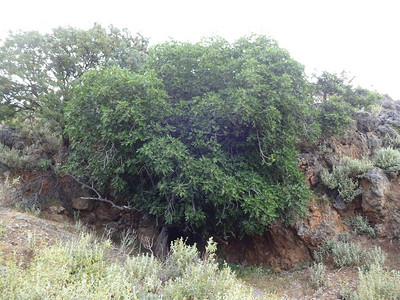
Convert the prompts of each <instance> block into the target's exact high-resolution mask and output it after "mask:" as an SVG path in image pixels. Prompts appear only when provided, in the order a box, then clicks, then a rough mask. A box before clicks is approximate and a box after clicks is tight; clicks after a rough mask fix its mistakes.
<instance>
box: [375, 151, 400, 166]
mask: <svg viewBox="0 0 400 300" xmlns="http://www.w3.org/2000/svg"><path fill="white" fill-rule="evenodd" d="M374 165H375V166H377V167H379V168H381V169H384V170H386V171H388V172H397V171H399V170H400V151H399V150H396V149H393V148H391V147H388V148H382V149H380V150H379V151H378V152H377V153H376V155H375V157H374Z"/></svg>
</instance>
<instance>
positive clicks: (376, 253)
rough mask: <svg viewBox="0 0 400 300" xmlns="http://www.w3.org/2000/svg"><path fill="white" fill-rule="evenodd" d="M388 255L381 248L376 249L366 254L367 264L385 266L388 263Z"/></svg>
mask: <svg viewBox="0 0 400 300" xmlns="http://www.w3.org/2000/svg"><path fill="white" fill-rule="evenodd" d="M386 257H387V254H386V253H385V251H383V250H382V248H380V247H376V246H375V248H374V250H372V251H366V252H365V254H364V259H365V263H366V264H367V265H368V266H371V265H379V266H383V265H384V264H385V261H386Z"/></svg>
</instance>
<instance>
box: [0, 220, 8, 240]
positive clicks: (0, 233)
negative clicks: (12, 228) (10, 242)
mask: <svg viewBox="0 0 400 300" xmlns="http://www.w3.org/2000/svg"><path fill="white" fill-rule="evenodd" d="M6 233H7V228H6V227H5V226H4V225H3V223H2V222H0V237H2V236H3V235H5V234H6Z"/></svg>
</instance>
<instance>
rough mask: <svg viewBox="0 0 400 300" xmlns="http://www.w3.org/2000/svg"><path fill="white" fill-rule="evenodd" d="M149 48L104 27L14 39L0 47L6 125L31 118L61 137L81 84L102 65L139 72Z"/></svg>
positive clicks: (1, 110)
mask: <svg viewBox="0 0 400 300" xmlns="http://www.w3.org/2000/svg"><path fill="white" fill-rule="evenodd" d="M147 44H148V42H147V40H146V39H145V38H143V37H142V36H140V35H132V34H130V33H129V32H128V31H127V30H119V29H118V28H115V27H112V26H110V27H109V28H108V29H106V28H103V27H101V26H100V25H94V26H93V27H92V28H91V29H88V30H82V29H75V28H72V27H59V28H56V29H54V30H53V31H52V32H51V33H49V34H40V33H38V32H19V33H15V34H10V35H9V36H8V37H7V38H6V39H5V41H4V42H3V43H2V44H1V46H0V121H3V120H8V121H9V120H10V119H14V120H17V121H21V120H25V119H27V118H30V119H35V120H36V121H37V120H39V121H45V122H47V123H50V124H51V125H53V127H55V128H56V129H58V130H59V132H60V133H61V132H62V131H63V128H64V126H65V122H64V106H65V103H66V102H68V101H69V100H70V99H71V96H72V89H73V86H74V84H75V80H76V79H78V78H80V76H81V75H82V74H83V73H84V72H86V71H88V70H91V69H96V68H98V67H99V66H112V65H117V66H121V67H124V68H129V69H131V70H132V71H137V70H138V69H139V68H140V67H141V66H142V64H143V63H144V61H145V59H146V56H147V55H146V52H147Z"/></svg>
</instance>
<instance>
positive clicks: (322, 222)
mask: <svg viewBox="0 0 400 300" xmlns="http://www.w3.org/2000/svg"><path fill="white" fill-rule="evenodd" d="M295 228H296V230H297V234H298V236H299V237H300V238H301V239H302V240H303V241H304V243H305V244H306V245H307V247H308V248H310V249H312V248H315V247H316V246H318V245H319V244H321V243H323V242H324V240H325V239H326V238H333V237H334V236H336V235H338V234H340V233H341V232H343V231H344V230H345V229H346V228H345V226H344V225H343V223H342V220H341V218H340V215H339V214H338V213H337V212H336V211H335V210H334V209H332V207H331V206H330V205H329V204H328V203H326V204H325V203H320V202H318V200H312V201H310V204H309V212H308V214H307V217H306V218H305V219H303V220H301V221H298V222H297V223H296V225H295Z"/></svg>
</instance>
